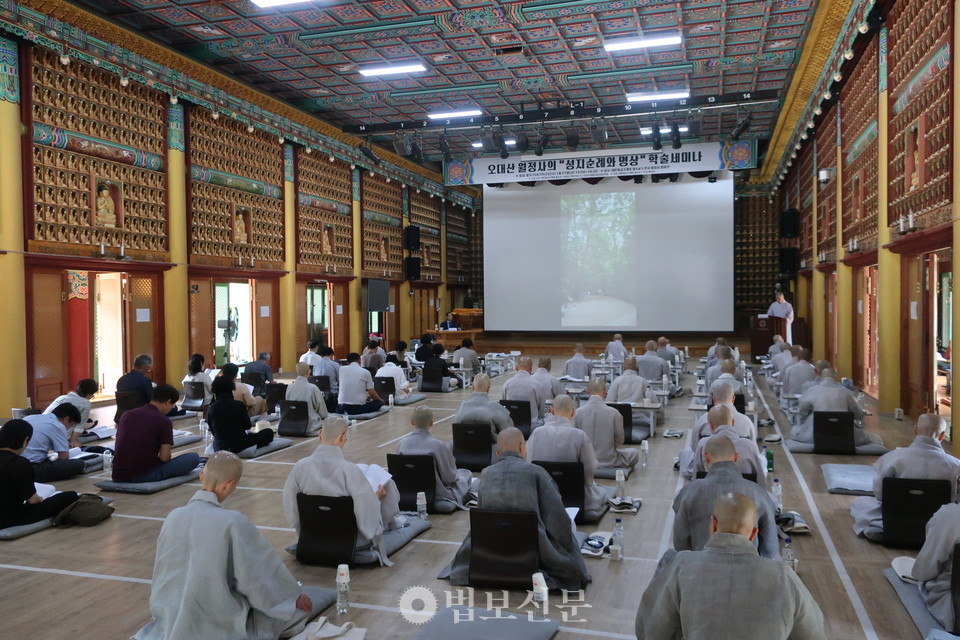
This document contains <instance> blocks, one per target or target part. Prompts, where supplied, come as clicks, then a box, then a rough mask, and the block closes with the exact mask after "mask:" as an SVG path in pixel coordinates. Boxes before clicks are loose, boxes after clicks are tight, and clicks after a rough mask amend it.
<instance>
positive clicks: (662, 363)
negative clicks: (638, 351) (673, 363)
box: [637, 340, 683, 396]
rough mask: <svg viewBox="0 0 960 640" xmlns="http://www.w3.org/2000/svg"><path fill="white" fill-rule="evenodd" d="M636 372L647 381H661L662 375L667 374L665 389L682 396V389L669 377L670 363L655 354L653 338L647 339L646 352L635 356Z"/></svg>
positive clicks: (672, 394)
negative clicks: (637, 356)
mask: <svg viewBox="0 0 960 640" xmlns="http://www.w3.org/2000/svg"><path fill="white" fill-rule="evenodd" d="M637 374H639V376H640V377H641V378H644V379H645V380H647V381H648V382H658V383H659V382H661V381H662V380H663V376H667V386H666V391H667V392H669V393H670V395H671V396H682V395H683V389H680V388H679V387H677V385H675V384H673V379H672V378H671V377H670V363H669V362H667V361H666V360H664V359H663V358H661V357H660V356H658V355H657V343H656V341H654V340H648V341H647V344H646V353H644V354H643V355H642V356H640V357H639V358H637Z"/></svg>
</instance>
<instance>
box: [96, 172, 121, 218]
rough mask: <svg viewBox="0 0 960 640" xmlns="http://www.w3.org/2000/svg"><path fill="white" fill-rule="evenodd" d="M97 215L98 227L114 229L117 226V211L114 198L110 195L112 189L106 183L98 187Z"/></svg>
mask: <svg viewBox="0 0 960 640" xmlns="http://www.w3.org/2000/svg"><path fill="white" fill-rule="evenodd" d="M96 208H97V214H96V223H97V226H98V227H106V228H108V229H114V228H116V226H117V209H116V205H115V204H114V202H113V196H112V195H111V194H110V187H109V186H107V185H106V184H104V183H102V182H101V183H100V184H98V185H97V202H96Z"/></svg>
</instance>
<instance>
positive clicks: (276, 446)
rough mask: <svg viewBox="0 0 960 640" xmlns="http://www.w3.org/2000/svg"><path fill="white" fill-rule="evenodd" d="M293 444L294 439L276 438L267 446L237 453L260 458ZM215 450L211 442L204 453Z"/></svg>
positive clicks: (206, 454)
mask: <svg viewBox="0 0 960 640" xmlns="http://www.w3.org/2000/svg"><path fill="white" fill-rule="evenodd" d="M291 444H293V440H290V439H289V438H274V439H273V442H271V443H270V444H268V445H267V446H265V447H249V448H247V449H244V450H243V451H241V452H240V453H238V454H237V455H238V456H240V457H241V458H259V457H260V456H262V455H266V454H268V453H273V452H274V451H279V450H280V449H286V448H287V447H289V446H290V445H291ZM213 452H214V449H213V443H212V442H211V443H210V444H208V445H207V448H206V449H204V450H203V455H205V456H209V455H211V454H213Z"/></svg>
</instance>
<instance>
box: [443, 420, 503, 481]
mask: <svg viewBox="0 0 960 640" xmlns="http://www.w3.org/2000/svg"><path fill="white" fill-rule="evenodd" d="M452 429H453V457H454V459H455V460H456V461H457V468H458V469H469V470H470V471H483V470H484V469H486V468H487V467H489V466H490V464H491V463H492V456H493V442H492V440H491V433H492V428H491V427H490V425H489V424H463V423H459V422H458V423H454V425H453V426H452Z"/></svg>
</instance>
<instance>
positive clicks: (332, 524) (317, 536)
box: [296, 493, 359, 567]
mask: <svg viewBox="0 0 960 640" xmlns="http://www.w3.org/2000/svg"><path fill="white" fill-rule="evenodd" d="M297 511H298V512H299V513H300V539H299V540H297V554H296V555H297V560H299V561H300V562H302V563H304V564H318V565H323V566H328V567H335V566H337V565H339V564H353V554H354V550H355V549H356V547H357V537H358V535H359V532H358V530H357V518H356V516H355V515H354V513H353V498H351V497H349V496H347V497H343V498H331V497H330V496H312V495H308V494H306V493H298V494H297Z"/></svg>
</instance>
